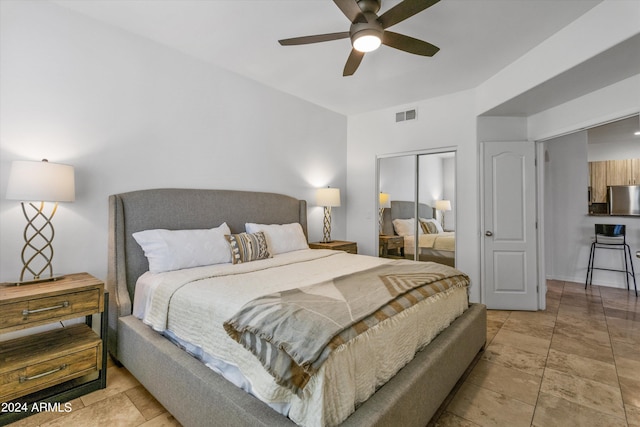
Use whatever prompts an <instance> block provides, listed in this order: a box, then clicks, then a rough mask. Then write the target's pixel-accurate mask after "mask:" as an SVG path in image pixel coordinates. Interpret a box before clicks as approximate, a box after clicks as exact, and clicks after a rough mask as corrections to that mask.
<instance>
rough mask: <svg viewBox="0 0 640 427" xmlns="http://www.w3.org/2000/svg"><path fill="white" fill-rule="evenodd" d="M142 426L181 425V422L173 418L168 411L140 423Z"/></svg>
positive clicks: (174, 426) (170, 426)
mask: <svg viewBox="0 0 640 427" xmlns="http://www.w3.org/2000/svg"><path fill="white" fill-rule="evenodd" d="M140 427H181V424H180V423H179V422H178V420H176V419H175V418H173V415H171V414H170V413H168V412H165V413H163V414H160V415H158V416H157V417H155V418H153V419H151V420H149V421H147V422H146V423H144V424H140Z"/></svg>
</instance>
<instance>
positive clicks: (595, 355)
mask: <svg viewBox="0 0 640 427" xmlns="http://www.w3.org/2000/svg"><path fill="white" fill-rule="evenodd" d="M551 349H552V350H557V351H561V352H563V353H570V354H575V355H578V356H583V357H588V358H590V359H595V360H599V361H601V362H605V363H613V351H612V349H611V346H609V345H598V344H597V343H591V342H588V341H585V340H584V339H575V338H568V337H566V336H562V335H559V334H554V335H553V338H552V339H551Z"/></svg>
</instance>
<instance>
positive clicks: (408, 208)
mask: <svg viewBox="0 0 640 427" xmlns="http://www.w3.org/2000/svg"><path fill="white" fill-rule="evenodd" d="M415 216H416V204H415V202H407V201H402V200H392V201H391V208H389V209H385V210H384V212H383V218H382V232H383V233H384V234H386V235H390V236H393V235H394V234H396V233H395V230H394V229H393V220H394V219H408V218H414V217H415ZM418 217H419V218H426V219H429V218H433V208H432V207H431V206H429V205H427V204H425V203H419V204H418Z"/></svg>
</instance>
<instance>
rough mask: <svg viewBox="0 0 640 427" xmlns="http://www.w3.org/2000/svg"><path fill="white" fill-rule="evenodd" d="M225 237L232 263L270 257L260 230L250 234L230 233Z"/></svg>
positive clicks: (265, 240)
mask: <svg viewBox="0 0 640 427" xmlns="http://www.w3.org/2000/svg"><path fill="white" fill-rule="evenodd" d="M225 237H226V238H227V240H228V241H229V244H230V245H231V262H233V263H234V264H242V263H243V262H249V261H256V260H259V259H265V258H271V253H269V248H268V247H267V239H266V238H265V236H264V233H263V232H262V231H259V232H257V233H252V234H249V233H240V234H231V235H227V236H225Z"/></svg>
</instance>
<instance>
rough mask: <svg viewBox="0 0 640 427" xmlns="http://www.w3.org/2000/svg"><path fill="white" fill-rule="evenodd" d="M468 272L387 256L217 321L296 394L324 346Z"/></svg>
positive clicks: (458, 282)
mask: <svg viewBox="0 0 640 427" xmlns="http://www.w3.org/2000/svg"><path fill="white" fill-rule="evenodd" d="M468 284H469V278H468V277H467V276H466V275H465V274H463V273H462V272H460V271H459V270H456V269H454V268H451V267H448V266H446V265H442V264H434V263H415V262H411V261H406V260H394V261H391V262H390V263H388V264H385V265H381V266H377V267H373V268H370V269H368V270H364V271H358V272H355V273H351V274H347V275H344V276H340V277H336V278H334V279H330V280H327V281H323V282H320V283H317V284H313V285H311V286H306V287H302V288H295V289H290V290H287V291H283V292H276V293H272V294H268V295H265V296H262V297H259V298H257V299H255V300H253V301H251V302H249V303H248V304H246V305H245V306H244V307H242V309H241V310H240V311H239V312H238V313H236V314H235V315H234V316H233V317H232V318H231V319H229V320H227V321H226V322H225V323H224V328H225V330H226V331H227V333H228V334H229V336H231V337H232V338H233V339H234V340H235V341H237V342H239V343H240V344H242V345H243V347H245V348H246V349H247V350H249V351H251V352H252V353H253V354H255V355H256V357H257V358H258V359H259V360H260V362H261V363H262V365H263V366H264V367H265V369H266V370H267V371H268V372H269V373H270V374H271V375H273V377H274V379H275V380H276V382H277V383H278V384H280V385H282V386H284V387H286V388H289V389H291V390H292V391H293V392H295V393H296V394H298V395H301V393H302V390H303V389H304V387H305V386H306V385H307V383H308V381H309V379H310V378H311V376H313V375H314V374H315V373H316V372H317V371H318V370H319V369H320V367H321V366H322V365H323V364H324V362H325V361H326V360H327V358H328V357H329V355H330V353H331V352H332V351H333V350H334V349H336V348H337V347H339V346H340V345H342V344H344V343H345V342H348V341H350V340H351V339H353V338H355V337H356V336H358V335H360V334H362V333H365V332H366V331H368V330H369V329H371V328H373V327H374V326H376V325H377V324H379V323H380V322H382V321H384V320H386V319H389V318H391V317H393V316H395V315H397V314H399V313H401V312H402V311H404V310H406V309H408V308H410V307H413V306H414V305H416V304H418V303H419V302H420V301H422V300H424V299H426V298H429V297H432V296H434V295H436V294H438V293H440V292H444V291H446V290H447V289H449V288H451V287H453V286H459V287H464V286H467V285H468Z"/></svg>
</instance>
